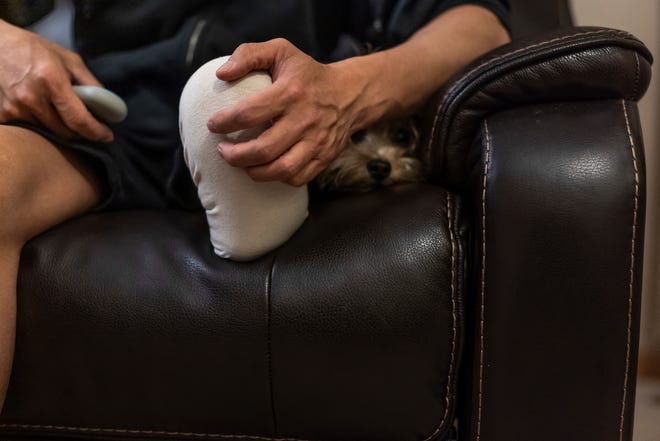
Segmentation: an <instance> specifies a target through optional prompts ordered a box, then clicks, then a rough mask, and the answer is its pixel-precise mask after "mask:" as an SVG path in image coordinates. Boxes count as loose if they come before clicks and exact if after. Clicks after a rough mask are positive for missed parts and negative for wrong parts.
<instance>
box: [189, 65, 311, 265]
mask: <svg viewBox="0 0 660 441" xmlns="http://www.w3.org/2000/svg"><path fill="white" fill-rule="evenodd" d="M228 58H229V57H221V58H216V59H215V60H211V61H209V62H208V63H206V64H204V65H203V66H202V67H200V68H199V69H198V70H197V71H196V72H195V73H194V74H193V75H192V76H191V77H190V79H189V80H188V83H187V84H186V86H185V88H184V89H183V92H182V94H181V101H180V103H179V129H180V133H181V140H182V142H183V147H184V149H183V151H184V156H185V160H186V164H187V165H188V168H189V169H190V173H191V175H192V178H193V181H194V182H195V185H197V193H198V194H199V198H200V200H201V202H202V205H203V206H204V208H205V209H206V219H207V221H208V224H209V229H210V233H211V243H212V244H213V248H214V251H215V253H216V254H217V255H218V256H220V257H224V258H228V259H232V260H238V261H246V260H252V259H255V258H257V257H259V256H261V255H263V254H266V253H267V252H269V251H271V250H273V249H275V248H277V247H278V246H280V245H281V244H282V243H284V242H285V241H286V240H287V239H288V238H289V237H290V236H291V235H292V234H293V233H294V232H295V231H296V230H297V229H298V227H300V225H301V224H302V223H303V221H304V220H305V218H306V217H307V203H308V197H307V187H306V186H302V187H292V186H290V185H287V184H284V183H281V182H254V181H253V180H252V179H251V178H250V177H249V176H248V175H247V173H246V172H245V170H243V169H241V168H235V167H232V166H231V165H229V164H227V162H225V161H224V159H222V157H221V156H220V154H219V152H218V150H217V146H218V143H219V142H220V141H221V140H223V139H225V140H230V141H232V142H242V141H246V140H248V139H252V138H255V137H257V136H259V134H260V133H261V132H263V131H264V130H265V129H266V128H267V126H266V127H260V128H256V129H249V130H242V131H238V132H234V133H231V134H229V135H219V134H216V133H212V132H209V130H208V128H207V127H206V122H207V121H208V119H209V118H210V117H211V115H212V114H213V113H214V112H216V111H218V110H220V109H222V108H224V107H229V106H231V105H233V104H235V103H237V102H238V101H240V100H241V99H242V98H245V97H247V96H250V95H253V94H255V93H257V92H259V91H261V90H263V89H265V88H266V87H268V86H269V85H270V84H271V78H270V76H269V75H268V74H267V73H265V72H253V73H250V74H248V75H247V76H245V77H244V78H242V79H240V80H238V81H233V82H230V83H227V82H224V81H221V80H219V79H218V78H217V77H216V76H215V71H216V70H217V69H218V68H219V67H220V66H221V65H222V64H223V63H224V62H225V61H226V60H227V59H228Z"/></svg>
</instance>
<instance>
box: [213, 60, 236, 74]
mask: <svg viewBox="0 0 660 441" xmlns="http://www.w3.org/2000/svg"><path fill="white" fill-rule="evenodd" d="M234 64H236V63H234V62H233V61H232V60H231V59H229V60H227V61H225V63H224V64H223V65H222V66H220V67H219V68H218V70H217V71H216V73H218V74H222V73H225V72H227V71H228V70H230V69H231V68H232V67H233V66H234Z"/></svg>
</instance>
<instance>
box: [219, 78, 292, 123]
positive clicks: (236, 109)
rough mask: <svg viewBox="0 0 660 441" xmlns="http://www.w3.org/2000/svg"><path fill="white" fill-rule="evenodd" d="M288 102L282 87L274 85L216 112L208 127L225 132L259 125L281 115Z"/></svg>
mask: <svg viewBox="0 0 660 441" xmlns="http://www.w3.org/2000/svg"><path fill="white" fill-rule="evenodd" d="M287 104H288V103H286V102H284V100H283V99H282V92H281V89H280V88H279V87H277V86H276V85H272V86H270V87H268V88H266V89H264V90H263V91H261V92H259V93H257V94H255V95H252V96H250V97H248V98H244V99H243V100H241V101H240V102H239V103H237V104H235V105H233V106H231V107H228V108H226V109H222V110H220V111H218V112H215V113H214V114H213V115H211V118H209V121H208V123H207V127H208V129H209V130H210V131H211V132H214V133H225V134H226V133H232V132H235V131H237V130H243V129H249V128H252V127H257V126H260V125H261V124H264V123H268V122H270V121H272V120H274V119H275V118H277V117H279V116H280V115H281V114H282V112H284V110H285V109H286V105H287Z"/></svg>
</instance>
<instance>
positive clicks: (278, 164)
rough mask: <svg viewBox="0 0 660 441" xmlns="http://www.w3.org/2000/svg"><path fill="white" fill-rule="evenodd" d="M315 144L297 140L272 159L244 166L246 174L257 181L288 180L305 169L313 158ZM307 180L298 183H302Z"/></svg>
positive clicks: (313, 160)
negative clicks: (262, 163)
mask: <svg viewBox="0 0 660 441" xmlns="http://www.w3.org/2000/svg"><path fill="white" fill-rule="evenodd" d="M315 155H316V146H313V145H311V144H310V143H309V142H304V141H303V142H299V143H297V144H296V145H294V146H293V147H291V148H290V149H289V150H287V151H286V152H285V153H284V154H283V155H281V156H280V157H278V158H277V159H275V160H274V161H272V162H270V163H268V164H264V165H258V166H255V167H249V168H246V172H247V174H248V175H249V176H250V177H251V178H252V179H254V180H255V181H258V182H265V181H281V182H289V181H290V180H292V179H295V178H296V177H297V176H299V175H300V174H301V173H302V172H303V171H305V170H306V169H307V168H308V167H309V164H310V163H311V162H315V161H317V160H316V159H315ZM305 183H307V182H303V183H300V184H299V185H303V184H305Z"/></svg>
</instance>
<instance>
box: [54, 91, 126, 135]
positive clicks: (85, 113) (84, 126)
mask: <svg viewBox="0 0 660 441" xmlns="http://www.w3.org/2000/svg"><path fill="white" fill-rule="evenodd" d="M51 93H52V96H51V100H52V103H53V106H54V107H55V109H56V110H57V113H58V114H59V115H60V117H61V118H62V121H64V124H65V125H66V126H67V127H68V128H69V129H71V131H73V132H75V133H77V134H78V135H80V136H82V137H83V138H86V139H89V140H92V141H101V142H110V141H112V139H113V138H114V136H113V134H112V131H111V130H110V128H109V127H108V126H106V125H105V124H102V123H100V122H99V121H98V120H97V119H96V118H95V117H94V116H93V115H92V114H91V113H90V111H89V110H87V108H86V107H85V105H84V104H83V102H82V101H81V100H80V98H78V96H77V95H76V94H75V93H74V91H73V88H72V87H71V85H66V86H63V87H55V88H54V89H53V90H52V91H51Z"/></svg>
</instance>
